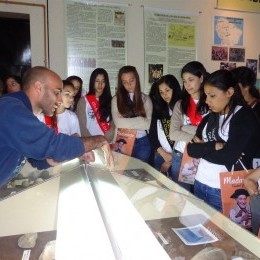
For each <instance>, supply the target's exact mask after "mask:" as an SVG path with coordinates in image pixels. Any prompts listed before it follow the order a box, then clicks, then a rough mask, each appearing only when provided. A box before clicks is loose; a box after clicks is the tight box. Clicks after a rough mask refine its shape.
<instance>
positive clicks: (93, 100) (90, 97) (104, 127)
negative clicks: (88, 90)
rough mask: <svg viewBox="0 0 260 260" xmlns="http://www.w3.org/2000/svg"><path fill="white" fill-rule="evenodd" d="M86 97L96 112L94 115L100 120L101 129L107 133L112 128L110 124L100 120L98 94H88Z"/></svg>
mask: <svg viewBox="0 0 260 260" xmlns="http://www.w3.org/2000/svg"><path fill="white" fill-rule="evenodd" d="M85 97H86V99H87V101H88V103H89V105H90V107H91V108H92V110H93V112H94V115H95V117H96V120H97V122H98V125H99V127H100V129H101V130H102V132H103V133H104V134H105V133H106V132H107V131H108V130H109V129H110V124H109V123H107V122H101V121H100V113H99V102H98V100H97V99H96V96H95V95H86V96H85Z"/></svg>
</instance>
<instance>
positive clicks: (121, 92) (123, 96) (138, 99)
mask: <svg viewBox="0 0 260 260" xmlns="http://www.w3.org/2000/svg"><path fill="white" fill-rule="evenodd" d="M125 73H133V74H134V77H135V79H136V86H135V91H134V99H133V104H134V106H133V108H131V107H130V106H129V105H128V104H129V103H128V102H127V100H128V99H129V93H128V91H127V90H126V89H125V87H124V85H123V82H122V79H121V78H122V74H125ZM116 97H117V108H118V111H119V113H120V114H121V115H122V116H123V117H137V116H142V117H146V112H145V109H144V103H143V100H142V92H141V86H140V78H139V75H138V72H137V70H136V68H135V67H134V66H124V67H122V68H121V69H120V70H119V72H118V81H117V91H116Z"/></svg>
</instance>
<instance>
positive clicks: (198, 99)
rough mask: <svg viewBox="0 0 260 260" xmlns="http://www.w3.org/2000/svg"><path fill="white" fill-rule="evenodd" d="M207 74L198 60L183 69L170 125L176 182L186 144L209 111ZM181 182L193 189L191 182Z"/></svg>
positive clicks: (172, 172) (172, 168) (173, 175)
mask: <svg viewBox="0 0 260 260" xmlns="http://www.w3.org/2000/svg"><path fill="white" fill-rule="evenodd" d="M207 75H208V73H207V71H206V69H205V67H204V66H203V65H202V64H201V63H200V62H198V61H192V62H189V63H187V64H186V65H185V66H184V67H183V68H182V70H181V77H182V80H183V88H182V97H181V99H180V100H179V101H178V102H177V103H176V105H175V106H174V109H173V113H172V117H171V125H170V139H171V140H173V141H175V143H174V148H173V153H172V166H171V177H172V179H173V181H175V182H178V177H179V170H180V166H181V161H182V156H183V152H184V149H185V146H186V144H187V142H189V141H191V140H192V138H193V136H194V135H195V133H196V129H197V126H198V125H199V123H200V122H201V120H202V116H203V115H204V114H206V113H207V111H208V107H207V105H206V103H205V102H204V101H205V98H204V97H205V95H204V92H203V87H202V86H203V82H204V80H205V78H206V77H207ZM178 183H179V182H178ZM179 184H180V185H181V186H182V187H184V188H185V189H187V190H189V191H192V187H191V185H190V184H186V183H181V182H180V183H179Z"/></svg>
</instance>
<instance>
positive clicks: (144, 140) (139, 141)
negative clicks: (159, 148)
mask: <svg viewBox="0 0 260 260" xmlns="http://www.w3.org/2000/svg"><path fill="white" fill-rule="evenodd" d="M150 153H151V145H150V141H149V139H148V136H144V137H141V138H136V139H135V143H134V148H133V152H132V157H135V158H137V159H139V160H141V161H143V162H148V160H149V157H150Z"/></svg>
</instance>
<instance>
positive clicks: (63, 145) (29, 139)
mask: <svg viewBox="0 0 260 260" xmlns="http://www.w3.org/2000/svg"><path fill="white" fill-rule="evenodd" d="M61 90H62V80H61V78H60V77H59V76H58V75H57V74H56V73H55V72H53V71H51V70H49V69H47V68H45V67H40V66H38V67H33V68H31V69H29V70H28V71H26V73H25V75H24V77H23V91H19V92H16V93H12V94H8V95H5V96H3V97H1V98H0V121H1V127H0V187H1V186H2V185H4V184H6V183H7V182H8V181H9V180H11V179H12V178H14V177H15V176H16V175H17V174H18V173H19V172H20V170H21V169H22V167H23V165H24V164H25V161H26V160H28V161H29V162H30V163H31V164H32V165H33V166H34V167H37V168H38V169H44V168H48V167H50V166H55V165H57V164H59V163H62V162H64V161H67V160H71V159H74V158H77V157H80V158H81V159H83V160H86V161H94V154H93V152H92V150H94V149H96V148H102V149H103V151H104V156H105V160H106V163H107V165H108V166H109V167H113V166H114V161H113V156H112V153H111V150H110V146H109V143H108V141H107V140H106V139H105V138H104V136H101V135H100V136H91V137H75V136H68V135H65V134H58V135H56V134H55V132H54V130H53V129H50V128H48V127H47V126H46V125H45V124H43V123H42V122H40V121H39V120H38V119H37V117H36V115H38V114H39V113H41V112H42V113H44V114H45V115H49V116H52V115H53V114H54V112H55V109H56V108H57V105H58V102H60V101H61V96H60V94H61Z"/></svg>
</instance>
